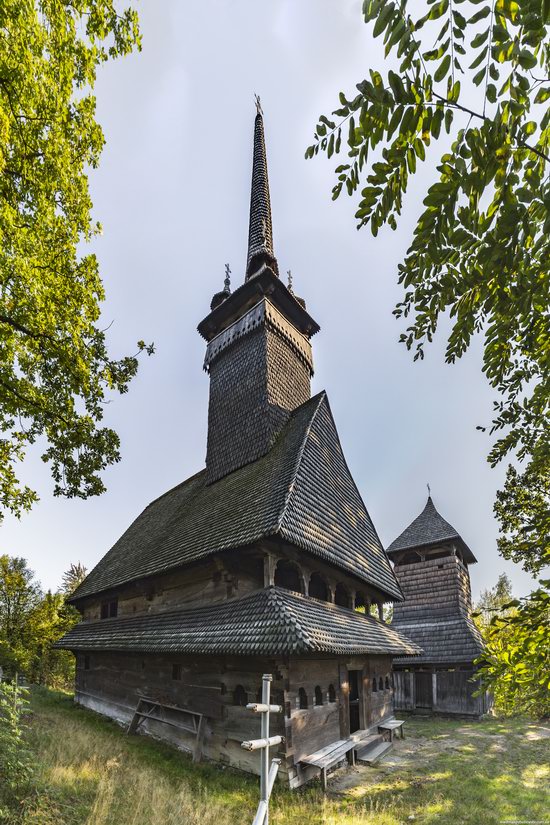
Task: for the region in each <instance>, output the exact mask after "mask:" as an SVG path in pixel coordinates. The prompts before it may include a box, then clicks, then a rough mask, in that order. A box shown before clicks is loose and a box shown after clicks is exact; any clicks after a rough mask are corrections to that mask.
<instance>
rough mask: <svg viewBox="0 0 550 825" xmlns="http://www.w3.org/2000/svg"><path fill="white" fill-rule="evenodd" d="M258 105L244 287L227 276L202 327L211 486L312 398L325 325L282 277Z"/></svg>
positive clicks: (268, 442) (266, 443) (264, 447)
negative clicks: (314, 340) (315, 339)
mask: <svg viewBox="0 0 550 825" xmlns="http://www.w3.org/2000/svg"><path fill="white" fill-rule="evenodd" d="M257 107H258V111H257V114H256V118H255V121H254V151H253V161H252V186H251V196H250V220H249V230H248V254H247V262H246V271H245V278H244V283H243V284H242V285H241V286H240V287H238V288H237V289H236V290H235V291H234V292H231V290H230V287H229V282H228V278H227V277H226V282H225V287H224V290H223V291H222V292H218V293H216V295H214V297H213V299H212V303H211V312H210V314H209V315H207V317H206V318H205V319H204V320H203V321H201V323H200V324H199V327H198V330H199V332H200V334H201V335H202V336H203V337H204V338H205V339H206V341H207V342H208V343H207V348H206V357H205V361H204V369H205V370H206V371H207V372H208V373H209V375H210V399H209V405H208V441H207V450H206V473H207V483H212V482H214V481H217V480H218V479H220V478H222V477H223V476H225V475H228V474H229V473H231V472H233V471H234V470H237V469H238V468H239V467H242V466H244V465H245V464H248V463H250V462H252V461H255V460H256V459H258V458H260V457H261V456H262V455H265V453H267V452H268V451H269V450H270V449H271V447H272V445H273V443H274V441H275V439H276V438H277V435H278V434H279V432H280V430H281V428H282V427H283V426H284V424H285V423H286V421H287V419H288V417H289V415H290V413H291V412H292V410H294V409H296V407H299V406H300V405H301V404H303V403H304V402H305V401H307V400H308V398H310V395H311V389H310V383H311V376H312V375H313V357H312V351H311V343H310V339H311V337H312V336H313V335H314V334H315V333H316V332H317V331H318V330H319V326H318V325H317V323H316V322H315V321H314V320H313V318H312V317H311V316H310V315H309V313H308V312H307V310H306V307H305V302H304V301H302V300H301V299H300V298H297V297H296V296H295V295H294V293H293V291H292V290H291V289H289V288H287V287H286V286H285V285H284V284H283V283H282V281H281V280H280V278H279V268H278V264H277V259H276V257H275V253H274V251H273V230H272V222H271V203H270V195H269V180H268V175H267V156H266V147H265V135H264V122H263V115H262V111H261V108H260V106H259V101H257Z"/></svg>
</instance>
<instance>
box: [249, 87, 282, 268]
mask: <svg viewBox="0 0 550 825" xmlns="http://www.w3.org/2000/svg"><path fill="white" fill-rule="evenodd" d="M255 99H256V110H257V112H256V119H255V121H254V158H253V161H252V189H251V193H250V223H249V228H248V257H247V261H246V279H245V280H247V281H248V280H250V278H253V277H254V276H255V275H257V274H258V273H259V272H260V271H261V270H262V269H263V267H264V265H267V266H269V267H270V268H271V269H272V270H273V272H274V274H275V275H278V274H279V269H278V266H277V259H276V258H275V255H274V252H273V230H272V226H271V202H270V199H269V180H268V177H267V157H266V150H265V136H264V120H263V112H262V107H261V105H260V98H259V97H258V96H257V95H256V96H255Z"/></svg>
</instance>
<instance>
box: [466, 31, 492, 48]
mask: <svg viewBox="0 0 550 825" xmlns="http://www.w3.org/2000/svg"><path fill="white" fill-rule="evenodd" d="M489 31H490V29H485V31H484V32H479V34H476V36H475V37H474V38H473V40H472V42H471V43H470V45H471V47H472V49H479V47H480V46H483V44H484V43H485V41H486V40H487V38H488V37H489Z"/></svg>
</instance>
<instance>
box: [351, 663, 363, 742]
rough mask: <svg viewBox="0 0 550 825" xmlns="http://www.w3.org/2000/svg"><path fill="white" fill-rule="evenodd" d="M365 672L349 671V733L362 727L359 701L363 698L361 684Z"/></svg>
mask: <svg viewBox="0 0 550 825" xmlns="http://www.w3.org/2000/svg"><path fill="white" fill-rule="evenodd" d="M362 675H363V672H362V671H361V670H350V671H348V679H349V732H350V733H354V732H355V731H356V730H359V728H360V727H361V723H360V714H359V701H360V698H361V683H362V678H361V677H362Z"/></svg>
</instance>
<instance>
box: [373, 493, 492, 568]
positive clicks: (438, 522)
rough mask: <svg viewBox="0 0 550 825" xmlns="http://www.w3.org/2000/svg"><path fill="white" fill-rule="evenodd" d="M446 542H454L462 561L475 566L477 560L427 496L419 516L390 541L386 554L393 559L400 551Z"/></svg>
mask: <svg viewBox="0 0 550 825" xmlns="http://www.w3.org/2000/svg"><path fill="white" fill-rule="evenodd" d="M447 542H456V543H457V544H458V545H459V546H460V548H461V550H462V554H463V557H464V561H465V562H466V563H467V564H475V562H476V561H477V559H476V557H475V556H474V554H473V553H472V551H471V550H470V548H469V547H468V545H467V544H466V542H465V541H464V539H463V538H462V536H460V535H459V533H457V531H456V530H455V528H454V527H452V525H450V524H449V522H448V521H445V519H444V518H443V516H442V515H441V514H440V513H438V511H437V510H436V508H435V505H434V503H433V501H432V497H431V496H428V501H427V502H426V506H425V507H424V509H423V510H422V512H421V513H420V515H419V516H417V517H416V518H415V520H414V521H413V522H412V523H411V524H409V526H408V527H407V529H406V530H404V531H403V532H402V533H401V535H400V536H398V537H397V538H396V539H395V541H392V543H391V544H390V546H389V547H388V550H387V553H388V556H389V557H390V558H393V556H394V555H395V554H396V553H398V552H399V551H401V550H413V549H417V548H420V547H428V546H433V545H436V544H446V543H447Z"/></svg>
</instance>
